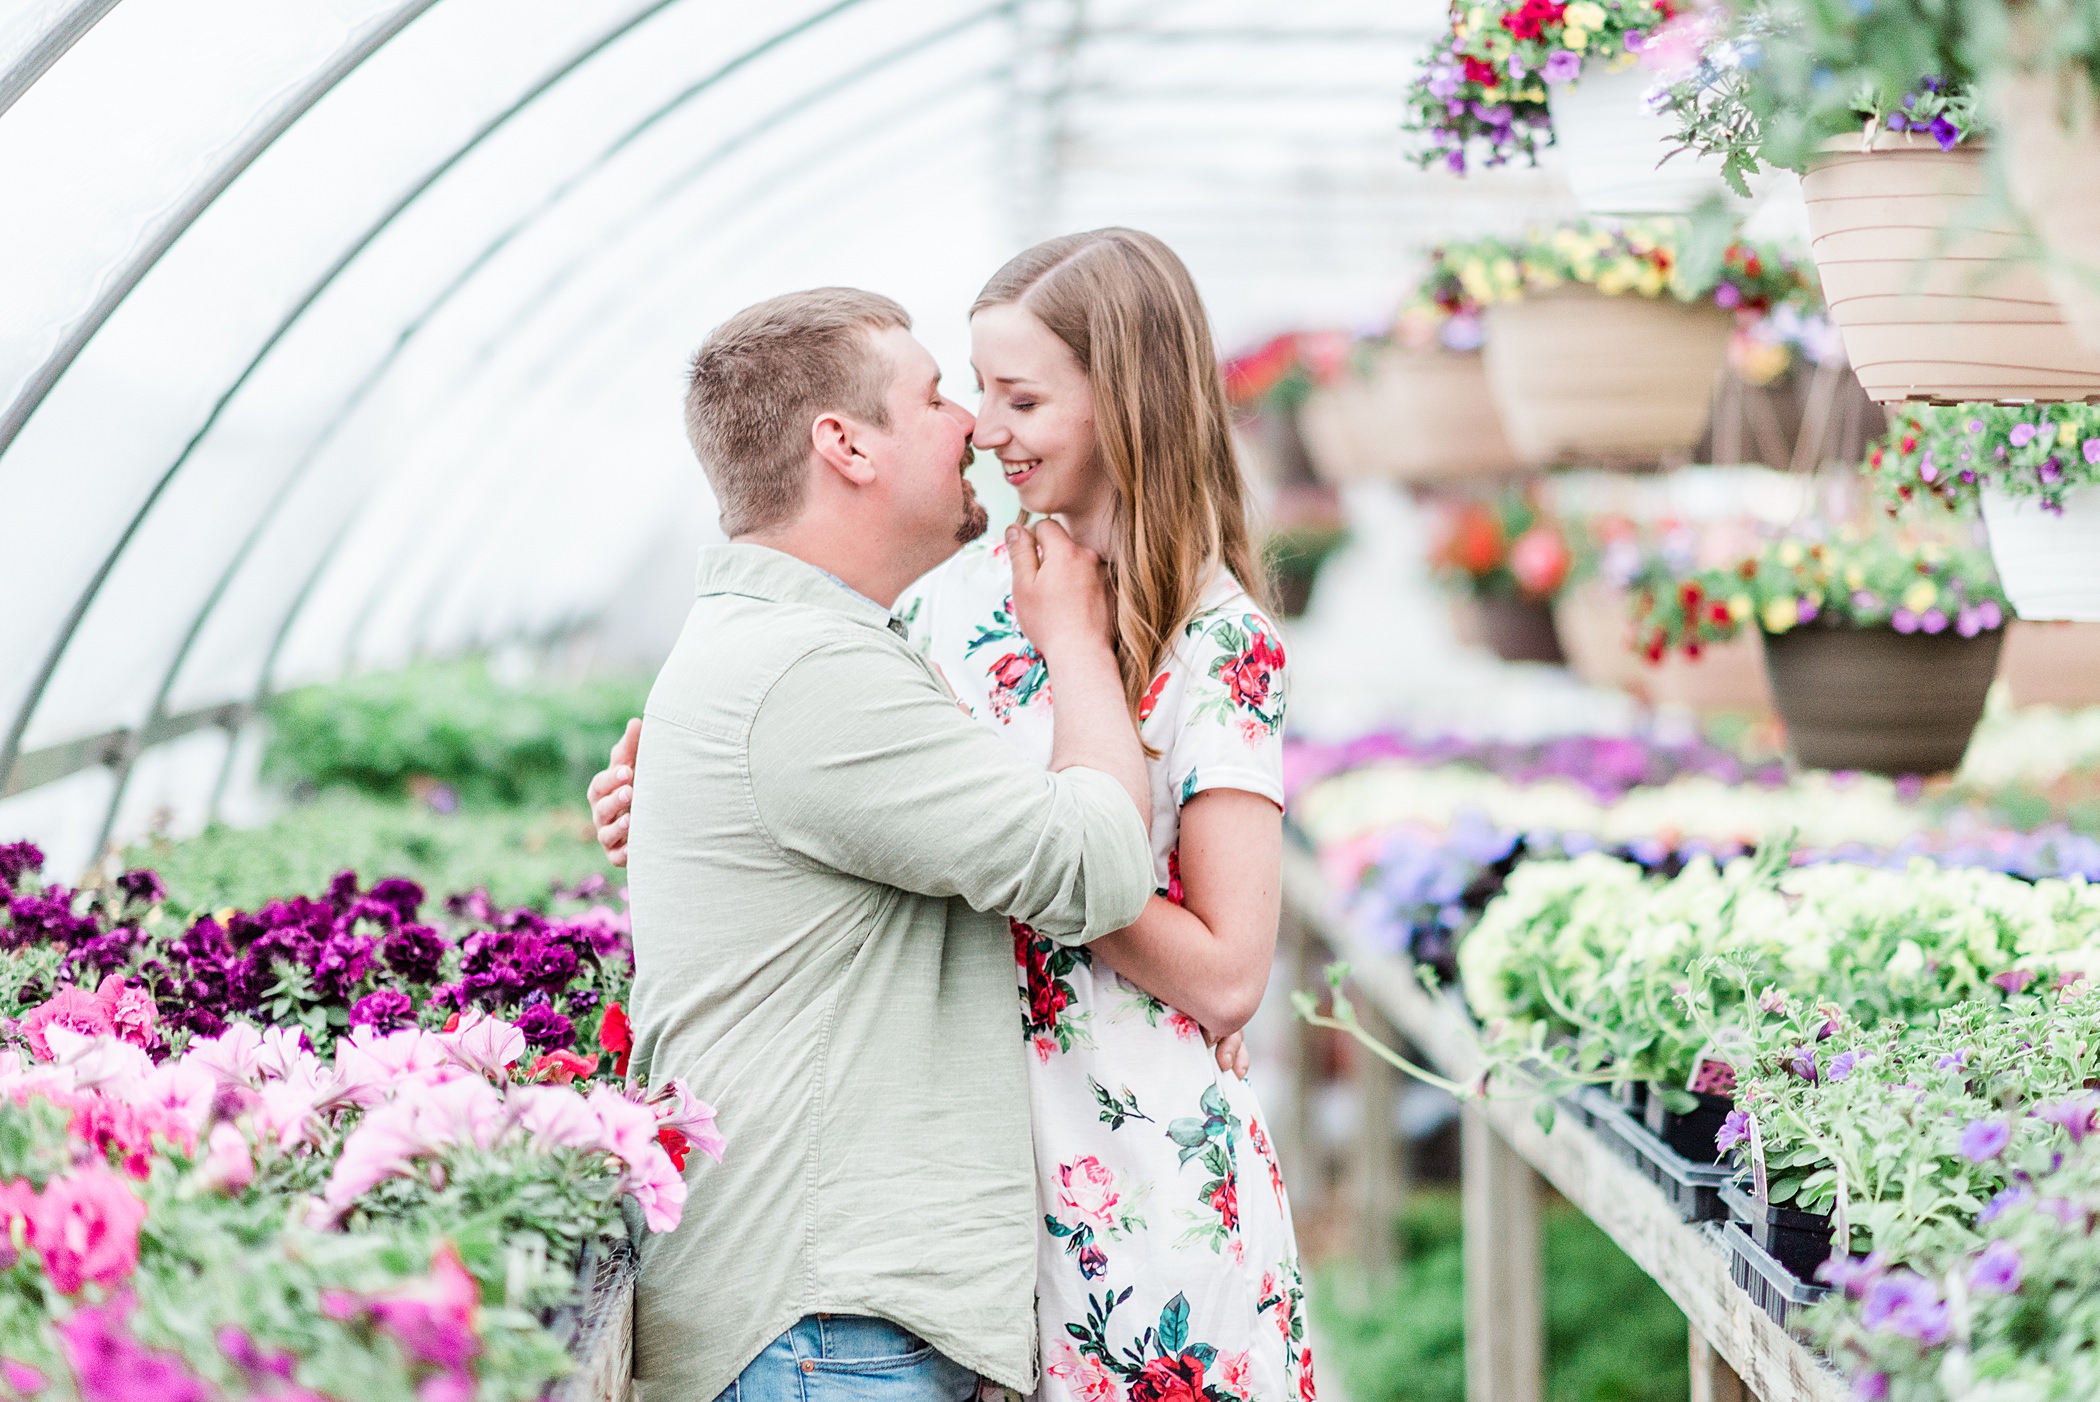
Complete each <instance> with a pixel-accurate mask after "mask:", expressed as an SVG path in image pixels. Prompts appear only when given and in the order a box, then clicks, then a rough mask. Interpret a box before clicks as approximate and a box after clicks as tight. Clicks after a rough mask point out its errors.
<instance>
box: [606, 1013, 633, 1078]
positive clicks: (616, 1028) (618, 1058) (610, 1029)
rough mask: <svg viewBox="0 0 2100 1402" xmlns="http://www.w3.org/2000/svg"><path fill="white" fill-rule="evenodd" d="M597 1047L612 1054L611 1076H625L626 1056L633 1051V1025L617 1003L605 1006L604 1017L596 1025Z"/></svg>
mask: <svg viewBox="0 0 2100 1402" xmlns="http://www.w3.org/2000/svg"><path fill="white" fill-rule="evenodd" d="M598 1045H599V1047H600V1048H602V1049H603V1050H605V1051H609V1052H611V1053H612V1054H613V1074H614V1075H615V1076H624V1075H626V1074H627V1054H628V1053H629V1052H631V1051H633V1050H634V1025H633V1024H632V1023H630V1022H628V1020H627V1010H626V1009H625V1008H623V1007H621V1006H620V1005H619V1004H618V1003H617V1002H614V1003H607V1004H606V1005H605V1016H604V1018H603V1019H601V1020H600V1021H599V1023H598Z"/></svg>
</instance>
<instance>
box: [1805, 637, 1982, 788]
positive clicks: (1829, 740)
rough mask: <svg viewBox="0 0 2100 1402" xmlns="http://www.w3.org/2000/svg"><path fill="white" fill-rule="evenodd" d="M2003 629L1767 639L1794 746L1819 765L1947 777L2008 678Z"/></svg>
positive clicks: (1829, 767) (1959, 759) (1822, 767)
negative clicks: (1996, 686) (1997, 685)
mask: <svg viewBox="0 0 2100 1402" xmlns="http://www.w3.org/2000/svg"><path fill="white" fill-rule="evenodd" d="M2002 641H2003V632H2002V630H1999V629H1993V630H1992V631H1990V632H1988V633H1979V634H1977V635H1976V636H1975V637H1973V638H1964V637H1962V636H1961V635H1960V634H1958V633H1954V632H1945V633H1898V632H1896V631H1894V630H1893V629H1888V628H1822V627H1807V628H1796V629H1794V630H1792V631H1791V632H1787V633H1772V634H1767V635H1766V637H1765V640H1764V644H1765V667H1766V670H1767V671H1768V672H1769V673H1770V674H1771V678H1772V695H1773V698H1774V699H1775V700H1776V701H1777V702H1778V704H1779V715H1780V719H1782V720H1784V721H1785V722H1786V734H1787V747H1788V749H1790V750H1792V751H1793V755H1794V758H1795V759H1796V760H1797V761H1799V762H1800V763H1801V764H1804V765H1808V766H1811V767H1813V768H1817V769H1865V770H1870V771H1872V772H1874V773H1878V774H1939V773H1943V772H1945V771H1946V770H1950V769H1953V768H1955V767H1956V766H1957V765H1959V764H1960V763H1961V757H1962V754H1963V752H1964V751H1966V750H1967V749H1968V748H1969V737H1970V735H1971V734H1973V733H1974V732H1975V730H1976V722H1977V721H1979V720H1981V719H1982V718H1983V699H1984V696H1985V694H1986V693H1988V692H1989V691H1990V689H1991V680H1992V679H1993V678H1994V677H1995V676H1996V675H1997V673H1998V649H1999V644H2000V643H2001V642H2002Z"/></svg>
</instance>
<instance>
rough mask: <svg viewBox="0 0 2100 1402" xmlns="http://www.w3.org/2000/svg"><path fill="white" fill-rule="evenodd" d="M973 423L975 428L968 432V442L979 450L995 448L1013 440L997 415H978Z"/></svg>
mask: <svg viewBox="0 0 2100 1402" xmlns="http://www.w3.org/2000/svg"><path fill="white" fill-rule="evenodd" d="M974 422H975V424H976V427H975V428H973V429H972V430H971V432H970V441H971V442H972V443H975V444H976V445H977V446H978V447H980V448H996V447H998V446H999V445H1000V444H1002V443H1005V442H1008V441H1009V440H1011V439H1012V438H1013V435H1012V434H1011V433H1009V432H1007V431H1006V426H1005V425H1004V424H1002V423H1000V422H999V416H998V415H997V414H979V415H978V416H977V417H976V419H975V421H974Z"/></svg>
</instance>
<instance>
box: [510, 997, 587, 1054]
mask: <svg viewBox="0 0 2100 1402" xmlns="http://www.w3.org/2000/svg"><path fill="white" fill-rule="evenodd" d="M517 1027H518V1030H519V1031H520V1032H522V1033H524V1034H525V1040H526V1041H527V1042H530V1043H531V1044H532V1045H533V1046H535V1047H538V1048H540V1050H542V1051H559V1050H560V1049H561V1048H563V1047H566V1046H568V1045H569V1044H570V1043H572V1042H574V1041H575V1040H576V1028H575V1025H574V1024H573V1023H571V1022H570V1021H569V1019H567V1018H566V1017H563V1016H562V1015H561V1014H560V1013H558V1012H556V1011H554V1009H552V1008H550V1007H548V1006H547V1005H546V1004H545V1003H539V1004H535V1005H534V1006H532V1007H529V1008H527V1009H526V1010H525V1011H524V1012H522V1013H520V1014H518V1022H517Z"/></svg>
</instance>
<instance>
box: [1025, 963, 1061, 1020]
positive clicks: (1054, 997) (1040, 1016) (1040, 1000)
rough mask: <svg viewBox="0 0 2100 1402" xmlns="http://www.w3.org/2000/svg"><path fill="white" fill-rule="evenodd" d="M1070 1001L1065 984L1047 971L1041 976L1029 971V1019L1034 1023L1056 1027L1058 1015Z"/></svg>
mask: <svg viewBox="0 0 2100 1402" xmlns="http://www.w3.org/2000/svg"><path fill="white" fill-rule="evenodd" d="M1070 1001H1071V999H1070V998H1068V997H1066V996H1065V987H1064V985H1063V984H1061V983H1059V982H1058V981H1057V980H1056V979H1054V978H1051V977H1050V976H1049V974H1048V972H1047V971H1046V972H1045V973H1044V975H1043V977H1041V978H1037V977H1035V974H1034V970H1032V969H1031V970H1030V971H1029V979H1028V1020H1029V1022H1030V1023H1031V1024H1032V1025H1034V1026H1036V1027H1055V1026H1056V1025H1057V1015H1058V1014H1059V1013H1061V1012H1063V1011H1064V1010H1065V1005H1066V1004H1067V1003H1069V1002H1070Z"/></svg>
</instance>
